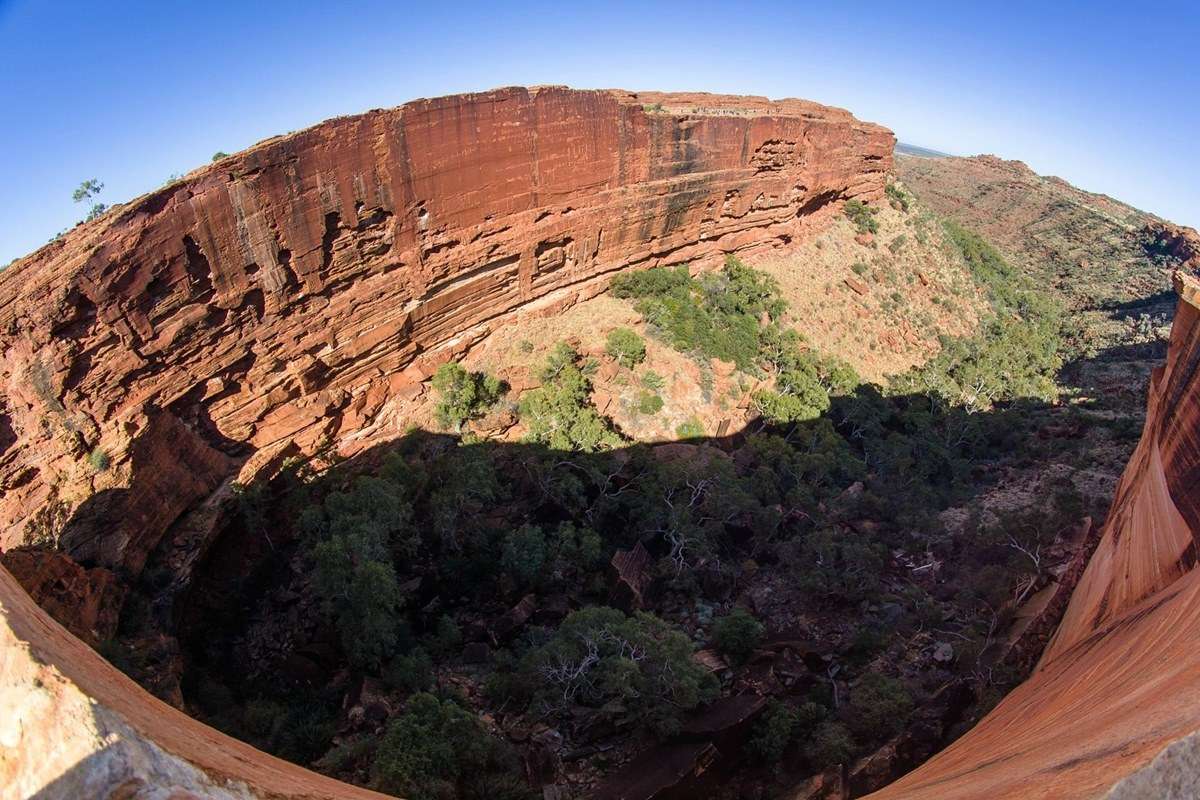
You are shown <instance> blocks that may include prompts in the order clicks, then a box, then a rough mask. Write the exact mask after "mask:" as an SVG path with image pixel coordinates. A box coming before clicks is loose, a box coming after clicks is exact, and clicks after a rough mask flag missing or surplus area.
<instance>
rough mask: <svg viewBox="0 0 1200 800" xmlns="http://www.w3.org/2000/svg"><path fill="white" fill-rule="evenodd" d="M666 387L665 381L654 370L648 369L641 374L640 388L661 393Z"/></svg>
mask: <svg viewBox="0 0 1200 800" xmlns="http://www.w3.org/2000/svg"><path fill="white" fill-rule="evenodd" d="M666 385H667V381H666V379H665V378H663V376H662V375H659V374H658V373H657V372H655V371H654V370H652V369H648V370H646V371H645V372H644V373H642V386H644V387H646V388H647V389H649V390H650V391H652V392H661V391H662V390H663V388H664V387H665V386H666Z"/></svg>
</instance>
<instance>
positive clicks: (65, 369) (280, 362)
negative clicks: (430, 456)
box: [0, 87, 894, 572]
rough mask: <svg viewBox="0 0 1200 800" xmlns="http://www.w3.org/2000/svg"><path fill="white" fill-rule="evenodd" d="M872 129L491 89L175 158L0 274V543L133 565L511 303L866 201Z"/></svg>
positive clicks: (882, 169) (765, 236)
mask: <svg viewBox="0 0 1200 800" xmlns="http://www.w3.org/2000/svg"><path fill="white" fill-rule="evenodd" d="M893 142H894V137H893V136H892V134H891V133H890V132H889V131H887V130H886V129H884V128H881V127H879V126H877V125H871V124H867V123H863V122H859V121H858V120H856V119H854V117H852V116H851V115H850V114H849V113H847V112H845V111H841V110H839V109H832V108H827V107H824V106H820V105H817V104H814V103H809V102H805V101H799V100H785V101H768V100H766V99H763V98H751V97H725V96H718V95H691V94H689V95H663V94H651V95H645V96H638V95H634V94H630V93H627V92H620V91H575V90H570V89H565V88H553V87H551V88H538V89H524V88H512V89H500V90H496V91H492V92H486V93H482V94H473V95H459V96H453V97H444V98H439V99H434V100H418V101H415V102H412V103H408V104H406V105H404V106H401V107H399V108H395V109H390V110H386V111H372V112H369V113H366V114H361V115H358V116H353V117H343V118H338V119H334V120H330V121H328V122H325V123H322V124H321V125H318V126H316V127H314V128H310V129H308V130H305V131H301V132H299V133H296V134H292V135H289V136H286V137H280V138H275V139H271V140H267V141H265V142H263V143H261V144H259V145H257V146H255V147H253V148H251V149H250V150H247V151H245V152H243V153H240V154H237V155H235V156H231V157H229V158H225V159H223V160H221V161H219V162H217V163H215V164H212V165H210V166H207V167H204V168H202V169H200V170H197V171H195V172H193V173H191V174H190V175H188V176H187V177H186V178H185V179H183V180H181V181H178V182H176V183H173V184H171V185H169V186H166V187H164V188H162V189H160V190H158V191H156V192H154V193H152V194H150V195H147V196H145V197H142V198H139V199H138V200H136V201H134V202H131V203H129V204H126V205H124V206H121V207H119V208H117V209H116V210H114V211H111V212H109V213H108V214H107V215H105V216H103V217H102V218H101V219H99V220H97V221H95V222H92V223H88V224H85V225H81V226H79V227H77V228H76V229H75V230H73V231H71V232H70V233H68V234H67V235H66V236H65V237H63V238H62V239H60V240H58V241H56V242H54V243H52V244H50V245H47V246H46V247H44V248H42V249H41V250H39V251H38V252H37V253H35V254H33V255H31V256H29V257H27V258H25V259H23V260H21V261H20V262H18V263H16V264H15V265H14V266H12V267H10V268H9V269H7V270H5V271H4V272H3V273H0V384H2V385H3V390H4V392H3V399H2V400H0V531H3V533H2V534H0V545H4V546H12V545H13V544H16V543H19V542H20V541H21V540H22V539H23V538H25V537H32V538H37V537H43V538H45V537H61V539H62V540H63V541H64V542H65V544H66V546H67V549H68V550H69V552H71V553H72V554H73V555H75V556H77V557H78V558H80V559H82V560H83V561H85V562H86V563H94V564H100V565H103V566H107V567H110V568H116V567H124V568H126V569H128V570H130V571H132V572H137V571H138V570H139V569H140V567H141V565H142V563H143V562H144V559H145V557H146V554H147V553H148V552H149V550H150V549H152V548H153V546H154V544H155V542H156V541H157V539H158V538H159V537H160V536H161V534H162V532H163V531H164V530H165V529H166V528H167V527H169V526H170V524H171V523H172V521H173V520H175V519H176V518H178V517H179V515H180V514H181V513H183V512H184V511H185V510H187V509H188V508H190V507H192V506H194V505H196V504H197V503H198V502H200V501H202V499H203V498H204V497H206V496H208V495H209V494H211V493H212V492H213V491H214V490H215V489H216V488H217V487H218V486H219V485H221V483H222V482H223V481H225V480H227V479H228V478H229V477H230V476H231V475H233V474H235V473H236V472H238V471H239V470H241V471H243V473H245V472H247V471H249V472H253V471H254V470H255V469H258V468H260V467H261V465H262V464H264V463H269V462H271V460H272V459H277V457H278V456H279V454H280V453H281V452H283V451H285V450H289V449H291V450H293V451H294V450H297V449H299V450H304V451H311V450H313V449H315V448H317V447H319V446H322V445H324V444H326V443H329V444H335V445H337V446H339V447H342V448H344V449H345V448H354V447H355V446H361V443H362V442H364V441H366V440H367V439H369V438H371V437H378V436H391V435H396V434H397V433H398V431H389V430H386V429H384V428H386V423H385V422H383V420H386V419H388V416H387V414H386V413H384V412H385V410H386V408H387V407H388V405H389V403H393V402H395V401H396V399H397V398H401V397H403V396H405V392H406V391H409V392H410V391H411V389H412V387H413V386H414V384H415V383H416V382H419V381H421V380H423V379H424V378H426V377H427V376H428V375H429V374H430V372H431V370H432V369H433V368H434V366H435V365H436V363H437V362H438V361H439V360H444V359H445V358H447V357H450V355H451V354H453V353H455V352H459V351H461V350H462V349H463V348H464V347H466V346H468V345H469V344H470V343H471V342H473V341H476V340H477V339H478V338H479V337H480V336H482V335H484V334H486V333H487V332H489V331H492V330H494V329H496V328H497V327H499V326H502V325H503V324H504V323H505V321H506V320H509V319H511V318H512V316H513V314H514V313H516V312H518V311H521V312H526V311H537V310H538V309H539V308H540V309H552V308H554V307H555V306H556V304H557V305H559V306H561V305H562V304H564V303H569V302H572V301H573V300H574V299H576V298H578V297H581V296H588V295H589V294H595V293H596V292H599V291H602V290H603V288H604V287H605V286H606V284H607V279H608V277H609V276H611V274H612V273H615V272H617V271H620V270H626V269H631V268H640V267H649V266H654V265H663V264H667V265H673V264H687V265H691V266H696V267H701V266H705V265H713V264H715V263H719V261H720V259H721V257H722V255H723V254H725V253H731V252H735V251H745V250H753V249H761V248H766V247H775V246H782V245H785V244H787V243H788V242H789V241H791V239H792V238H793V237H795V236H798V235H802V234H803V233H804V230H805V228H804V223H805V219H806V217H807V216H808V215H809V213H810V212H812V211H814V210H816V209H818V208H820V207H822V206H825V205H827V204H830V203H834V202H838V201H840V200H842V199H845V198H852V197H859V198H868V199H869V198H874V197H878V196H880V195H881V194H882V191H883V187H884V182H885V176H886V173H887V172H888V171H889V170H890V169H891V166H892V146H893ZM46 509H50V511H52V512H55V513H50V514H47V513H46ZM60 511H61V513H58V512H60ZM39 513H41V516H40V517H38V514H39ZM59 517H65V518H66V519H65V521H63V520H59V519H58V518H59Z"/></svg>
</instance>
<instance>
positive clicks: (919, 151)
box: [896, 142, 951, 158]
mask: <svg viewBox="0 0 1200 800" xmlns="http://www.w3.org/2000/svg"><path fill="white" fill-rule="evenodd" d="M896 152H897V153H902V154H904V155H906V156H918V157H920V158H950V157H951V156H950V154H949V153H943V152H942V151H940V150H930V149H929V148H928V147H917V146H916V145H915V144H905V143H904V142H896Z"/></svg>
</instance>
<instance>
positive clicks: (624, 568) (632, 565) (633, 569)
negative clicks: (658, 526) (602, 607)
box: [609, 542, 650, 611]
mask: <svg viewBox="0 0 1200 800" xmlns="http://www.w3.org/2000/svg"><path fill="white" fill-rule="evenodd" d="M609 565H610V567H611V569H612V575H613V584H614V585H613V589H612V597H611V598H610V601H611V603H612V605H614V606H616V607H617V608H620V609H623V610H625V611H636V610H638V609H640V608H641V607H642V593H643V592H644V591H646V587H647V586H649V585H650V554H649V553H648V552H646V548H645V547H642V543H641V542H638V543H637V544H635V545H634V546H633V549H631V550H618V551H617V552H616V553H614V554H613V557H612V561H611V562H610V564H609Z"/></svg>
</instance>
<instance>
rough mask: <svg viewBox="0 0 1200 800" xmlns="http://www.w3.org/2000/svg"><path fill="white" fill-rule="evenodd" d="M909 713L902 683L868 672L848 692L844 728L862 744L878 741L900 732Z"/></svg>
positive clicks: (910, 704) (910, 706)
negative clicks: (848, 699)
mask: <svg viewBox="0 0 1200 800" xmlns="http://www.w3.org/2000/svg"><path fill="white" fill-rule="evenodd" d="M912 710H913V700H912V696H911V695H909V693H908V690H907V689H906V688H905V687H904V684H903V683H901V682H900V681H898V680H896V679H895V678H889V677H887V676H886V675H882V674H880V673H878V672H868V673H867V674H866V675H864V676H862V677H861V678H860V679H859V681H858V683H857V684H856V685H855V686H854V687H853V688H852V689H851V691H850V705H849V707H848V709H847V711H846V725H847V726H848V727H849V728H850V731H851V732H852V733H853V734H854V735H855V736H856V737H858V738H859V739H861V740H862V741H864V742H874V741H880V740H883V739H886V738H888V737H889V736H893V735H895V734H897V733H899V732H900V731H901V730H903V729H904V725H905V723H906V722H907V721H908V715H909V714H911V713H912Z"/></svg>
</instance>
